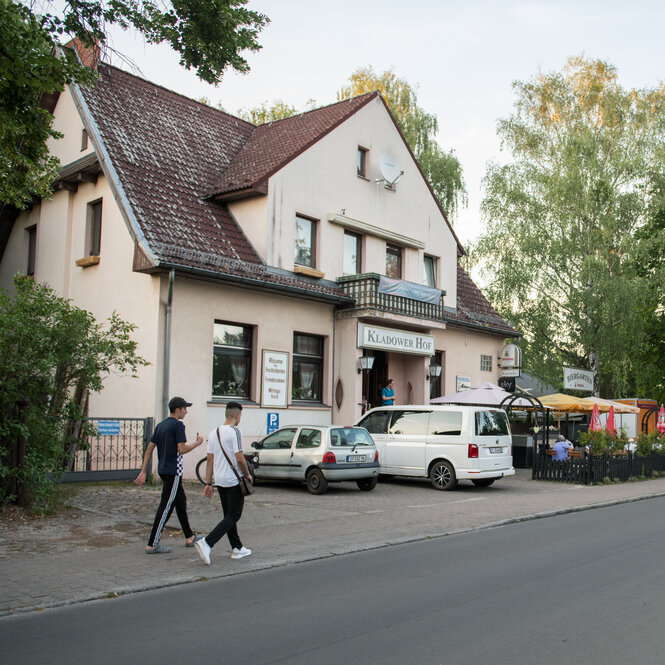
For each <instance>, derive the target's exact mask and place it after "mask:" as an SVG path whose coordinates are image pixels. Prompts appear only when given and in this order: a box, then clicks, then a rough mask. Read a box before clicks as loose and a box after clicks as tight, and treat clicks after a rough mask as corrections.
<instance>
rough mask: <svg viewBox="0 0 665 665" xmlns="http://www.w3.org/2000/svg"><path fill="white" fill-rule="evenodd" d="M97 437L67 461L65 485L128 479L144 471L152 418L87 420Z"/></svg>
mask: <svg viewBox="0 0 665 665" xmlns="http://www.w3.org/2000/svg"><path fill="white" fill-rule="evenodd" d="M88 422H89V423H90V424H92V425H93V426H94V427H95V429H96V430H97V434H96V435H93V436H90V437H88V447H87V448H86V449H85V450H78V451H76V453H75V454H74V458H73V459H72V460H71V461H69V462H68V471H67V472H66V473H65V474H64V476H63V477H62V478H61V481H62V482H88V481H97V480H129V479H133V478H135V477H136V476H137V475H138V473H139V471H140V470H141V465H142V463H143V455H144V453H145V450H146V448H147V447H148V442H149V441H150V437H151V436H152V430H153V425H154V420H153V418H88Z"/></svg>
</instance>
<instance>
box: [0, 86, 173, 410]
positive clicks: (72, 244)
mask: <svg viewBox="0 0 665 665" xmlns="http://www.w3.org/2000/svg"><path fill="white" fill-rule="evenodd" d="M54 115H55V120H54V127H55V128H56V129H57V130H58V131H61V132H63V133H64V135H65V136H64V138H62V139H60V140H58V141H55V142H53V143H52V145H51V146H50V149H51V152H52V153H53V154H55V155H56V156H58V157H59V158H60V160H61V163H62V164H63V165H66V164H67V163H70V162H72V161H75V160H76V159H79V158H80V157H81V156H85V155H86V154H89V153H90V152H91V151H92V150H91V148H88V149H87V150H86V151H84V152H81V149H80V148H81V130H82V129H83V123H82V121H81V119H80V117H79V115H78V112H77V110H76V107H75V106H74V103H73V100H72V97H71V95H70V94H69V91H68V89H67V90H65V91H64V92H63V93H61V95H60V98H59V100H58V104H57V106H56V109H55V114H54ZM100 199H101V200H102V232H101V251H100V261H99V263H98V264H97V265H91V266H88V267H79V266H77V265H76V261H77V260H78V259H82V258H84V257H85V256H86V255H87V252H86V237H87V225H88V204H89V203H91V202H93V201H98V200H100ZM33 225H36V226H37V248H36V265H35V279H36V280H37V281H39V282H41V283H45V284H48V285H49V286H50V287H51V288H53V289H54V290H55V292H56V293H57V294H58V295H60V296H63V297H66V298H70V299H71V300H72V302H73V304H74V305H76V306H77V307H81V308H83V309H86V310H88V311H89V312H91V313H92V314H93V316H94V317H95V318H96V320H97V321H98V322H103V321H105V320H106V319H107V318H108V317H109V316H111V314H112V313H113V311H114V310H115V311H117V312H118V314H119V315H120V317H121V318H123V319H124V320H126V321H129V322H131V323H133V324H135V325H136V326H137V328H136V330H135V331H134V333H133V339H134V340H136V341H137V343H138V353H139V354H140V355H141V356H142V357H144V358H145V359H146V360H148V361H149V362H150V365H149V366H148V367H145V368H142V369H140V371H139V377H140V378H139V379H133V378H131V377H130V376H127V375H118V374H117V373H115V372H112V373H111V374H110V375H109V376H107V377H106V378H105V380H104V390H103V391H102V392H101V393H99V394H93V395H91V398H90V415H91V416H93V417H94V416H103V417H117V418H120V417H149V416H159V415H160V409H159V406H158V405H156V394H157V391H156V379H157V371H158V368H159V367H160V365H161V358H160V357H159V345H160V336H161V330H160V318H159V317H160V311H159V309H160V307H159V288H160V287H159V282H160V278H159V277H155V276H150V275H145V274H140V273H135V272H133V271H132V263H133V256H134V242H133V239H132V237H131V235H130V233H129V231H128V228H127V225H126V223H125V221H124V218H123V217H122V215H121V212H120V209H119V208H118V206H117V204H116V202H115V199H114V197H113V195H112V192H111V189H110V186H109V183H108V181H107V180H106V178H105V177H104V175H103V174H100V175H99V177H98V179H97V182H96V183H81V184H80V185H79V187H78V190H77V191H76V192H69V191H65V190H62V191H58V192H56V193H55V194H54V196H53V198H52V200H50V201H47V200H43V201H42V202H41V203H40V204H37V205H36V206H35V207H34V208H33V209H32V210H30V211H27V212H23V213H21V214H20V215H19V217H18V219H17V220H16V222H15V223H14V226H13V229H12V233H11V235H10V238H9V242H8V244H7V247H6V249H5V252H4V255H3V257H2V261H0V286H1V287H3V288H8V289H10V288H11V283H12V278H13V275H14V274H15V273H16V272H21V273H25V270H26V266H27V232H26V229H27V228H28V227H30V226H33Z"/></svg>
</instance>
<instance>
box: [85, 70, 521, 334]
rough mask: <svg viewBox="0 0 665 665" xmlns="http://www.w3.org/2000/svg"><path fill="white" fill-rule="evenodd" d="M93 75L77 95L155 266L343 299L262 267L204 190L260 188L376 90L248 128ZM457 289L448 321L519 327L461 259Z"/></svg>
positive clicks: (124, 79)
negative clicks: (454, 307)
mask: <svg viewBox="0 0 665 665" xmlns="http://www.w3.org/2000/svg"><path fill="white" fill-rule="evenodd" d="M98 73H99V80H98V81H97V83H96V84H95V85H94V86H93V87H92V88H82V89H81V92H82V95H83V99H84V101H85V103H86V104H87V107H88V109H89V111H90V113H91V115H92V118H93V120H94V122H95V124H96V125H97V128H98V130H99V134H100V138H101V140H102V142H103V145H104V148H105V149H106V151H107V152H108V155H109V158H110V161H111V163H112V165H113V168H114V169H115V171H116V172H117V174H118V177H119V181H120V183H121V185H122V188H123V190H124V194H125V195H126V197H127V199H128V202H129V205H130V206H131V208H132V211H133V213H134V215H135V217H136V219H137V221H138V224H139V226H140V229H141V232H142V233H143V235H144V236H145V239H146V241H147V244H148V246H149V248H150V250H151V252H152V253H153V255H154V256H155V257H156V258H157V260H158V261H159V262H160V265H161V266H163V267H179V268H181V269H182V270H185V271H188V270H191V271H198V272H199V273H203V274H209V275H210V276H217V277H224V278H226V279H232V280H242V281H243V282H245V283H251V284H254V285H257V286H260V285H262V286H266V287H270V288H276V289H287V290H291V291H296V292H300V293H302V294H303V295H308V296H309V297H315V298H317V297H321V298H326V299H333V300H336V301H338V302H340V303H343V302H349V297H348V296H346V294H345V293H344V291H343V290H342V289H341V287H339V286H338V285H337V284H335V283H334V282H329V281H326V280H317V279H313V278H308V277H304V276H300V275H295V274H294V273H289V272H287V271H283V270H277V269H275V268H271V267H269V266H266V265H265V264H264V263H263V261H262V260H261V258H260V257H259V256H258V254H257V253H256V251H255V250H254V248H253V247H252V245H251V243H250V242H249V240H248V239H247V237H246V236H245V234H244V233H243V231H242V229H241V228H240V226H239V225H238V224H237V222H236V221H235V219H234V218H233V216H232V215H231V213H230V211H229V209H228V208H227V207H226V205H224V204H223V203H221V202H215V201H213V200H211V199H210V198H208V195H209V194H210V193H213V192H214V193H215V194H216V195H218V196H220V195H221V196H223V195H224V194H228V193H232V192H237V191H238V190H254V192H255V193H262V190H266V191H267V180H268V178H269V177H270V176H271V175H272V174H273V173H275V172H276V171H277V170H279V169H280V168H282V166H284V165H285V164H286V163H288V162H289V161H290V160H292V159H294V158H295V157H296V156H297V155H299V154H300V153H302V152H303V151H304V150H306V149H307V148H308V147H310V146H311V145H312V144H313V143H315V142H316V141H318V140H320V139H321V138H322V137H323V136H325V135H326V134H327V133H329V132H330V131H332V130H333V129H334V128H335V127H337V126H338V125H339V124H340V123H342V122H344V121H345V120H346V119H347V118H349V117H350V116H351V115H353V114H354V113H356V112H357V111H358V110H359V109H361V108H362V107H363V106H365V105H366V104H367V103H368V102H370V101H371V100H372V99H375V98H376V97H377V96H378V93H376V92H373V93H367V94H365V95H362V96H360V97H356V98H353V99H349V100H345V101H342V102H338V103H336V104H331V105H329V106H325V107H322V108H320V109H316V110H313V111H308V112H307V113H303V114H301V115H298V116H293V117H291V118H286V119H284V120H280V121H277V122H273V123H270V124H265V125H261V126H259V127H254V126H253V125H252V124H250V123H248V122H245V121H244V120H241V119H239V118H235V117H233V116H231V115H229V114H227V113H224V112H223V111H219V110H217V109H214V108H211V107H209V106H207V105H205V104H201V103H199V102H196V101H194V100H192V99H189V98H187V97H183V96H182V95H179V94H177V93H174V92H172V91H170V90H167V89H165V88H162V87H160V86H158V85H155V84H154V83H151V82H149V81H145V80H144V79H141V78H139V77H137V76H134V75H132V74H129V73H127V72H124V71H122V70H120V69H117V68H115V67H112V66H110V65H106V64H103V63H100V64H99V67H98ZM457 293H458V302H457V310H456V311H453V310H447V311H446V318H447V320H448V321H449V322H450V323H451V324H452V325H455V324H458V325H463V326H467V327H468V326H472V327H478V328H483V329H485V330H487V331H488V332H490V331H491V332H493V333H495V334H496V333H505V334H506V335H515V334H516V331H515V330H514V329H513V328H511V327H510V326H509V325H508V324H507V323H506V322H505V321H504V320H503V319H502V318H501V317H500V316H499V315H498V314H497V313H496V311H495V310H494V309H493V308H492V306H491V305H490V304H489V302H488V301H487V299H486V298H485V296H483V294H482V293H481V292H480V290H479V289H478V287H477V286H476V285H475V284H474V283H473V281H472V280H471V278H470V277H469V276H468V275H467V274H466V272H464V270H463V269H462V268H461V267H460V266H458V273H457Z"/></svg>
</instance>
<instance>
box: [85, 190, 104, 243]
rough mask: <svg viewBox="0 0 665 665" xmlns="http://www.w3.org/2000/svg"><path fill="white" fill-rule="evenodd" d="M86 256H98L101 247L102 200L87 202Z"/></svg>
mask: <svg viewBox="0 0 665 665" xmlns="http://www.w3.org/2000/svg"><path fill="white" fill-rule="evenodd" d="M86 236H87V237H86V254H87V256H99V254H100V252H101V249H102V201H101V199H100V200H99V201H93V202H92V203H88V222H87V231H86Z"/></svg>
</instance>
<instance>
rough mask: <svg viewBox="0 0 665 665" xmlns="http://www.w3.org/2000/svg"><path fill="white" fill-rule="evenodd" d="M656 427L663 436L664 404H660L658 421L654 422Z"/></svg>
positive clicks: (664, 427)
mask: <svg viewBox="0 0 665 665" xmlns="http://www.w3.org/2000/svg"><path fill="white" fill-rule="evenodd" d="M656 429H657V430H658V432H659V433H660V435H661V436H663V432H665V406H663V405H662V404H661V405H660V413H659V414H658V422H657V423H656Z"/></svg>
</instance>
